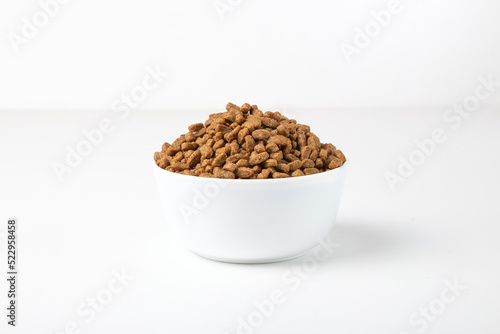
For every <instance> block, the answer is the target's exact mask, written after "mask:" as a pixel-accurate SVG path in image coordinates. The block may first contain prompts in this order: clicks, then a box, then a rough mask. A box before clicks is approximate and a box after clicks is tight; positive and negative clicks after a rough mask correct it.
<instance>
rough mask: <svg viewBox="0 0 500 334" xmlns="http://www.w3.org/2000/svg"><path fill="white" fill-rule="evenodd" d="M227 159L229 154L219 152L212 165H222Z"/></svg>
mask: <svg viewBox="0 0 500 334" xmlns="http://www.w3.org/2000/svg"><path fill="white" fill-rule="evenodd" d="M226 159H227V155H226V154H225V153H223V154H219V155H218V156H216V157H215V159H214V162H212V166H214V167H221V166H223V165H224V163H225V162H226Z"/></svg>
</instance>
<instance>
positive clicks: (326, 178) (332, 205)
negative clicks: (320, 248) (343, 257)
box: [153, 162, 347, 263]
mask: <svg viewBox="0 0 500 334" xmlns="http://www.w3.org/2000/svg"><path fill="white" fill-rule="evenodd" d="M153 168H154V172H155V175H156V180H157V184H158V189H159V192H160V197H161V202H162V205H163V209H164V211H165V215H166V217H167V220H168V221H169V222H170V224H171V226H172V228H173V230H175V231H177V232H178V233H179V234H180V235H181V236H182V238H183V239H184V241H185V242H186V244H187V247H188V248H190V249H191V250H192V251H194V252H195V253H197V254H199V255H201V256H203V257H205V258H209V259H212V260H218V261H224V262H234V263H267V262H277V261H284V260H288V259H292V258H295V257H298V256H301V255H303V254H305V253H307V252H308V251H309V250H310V249H312V248H313V247H315V246H316V245H317V243H318V240H319V239H322V238H324V237H326V236H327V235H328V233H329V232H330V231H331V229H332V226H333V223H334V221H335V218H336V215H337V211H338V208H339V204H340V197H341V195H342V189H343V185H344V180H345V177H346V172H347V162H346V163H345V164H344V165H343V166H341V167H339V168H336V169H334V170H331V171H328V172H324V173H319V174H314V175H308V176H300V177H292V178H284V179H266V180H242V179H236V180H224V179H211V178H202V177H196V176H189V175H183V174H178V173H172V172H168V171H166V170H164V169H161V168H160V167H158V166H157V165H156V164H155V163H154V162H153Z"/></svg>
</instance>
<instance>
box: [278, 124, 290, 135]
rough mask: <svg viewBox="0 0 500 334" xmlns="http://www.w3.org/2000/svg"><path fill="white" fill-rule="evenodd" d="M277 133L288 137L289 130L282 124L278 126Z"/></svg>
mask: <svg viewBox="0 0 500 334" xmlns="http://www.w3.org/2000/svg"><path fill="white" fill-rule="evenodd" d="M278 133H279V134H280V135H283V136H285V137H290V131H289V130H288V127H285V126H284V125H283V124H281V125H280V126H278Z"/></svg>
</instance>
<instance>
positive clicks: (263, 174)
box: [257, 169, 271, 179]
mask: <svg viewBox="0 0 500 334" xmlns="http://www.w3.org/2000/svg"><path fill="white" fill-rule="evenodd" d="M269 175H271V171H270V170H269V169H263V170H262V172H260V173H259V175H257V178H258V179H267V178H268V177H269Z"/></svg>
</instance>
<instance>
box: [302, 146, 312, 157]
mask: <svg viewBox="0 0 500 334" xmlns="http://www.w3.org/2000/svg"><path fill="white" fill-rule="evenodd" d="M311 152H312V149H311V147H309V146H304V147H302V149H301V150H300V159H302V160H306V159H309V156H310V155H311Z"/></svg>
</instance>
